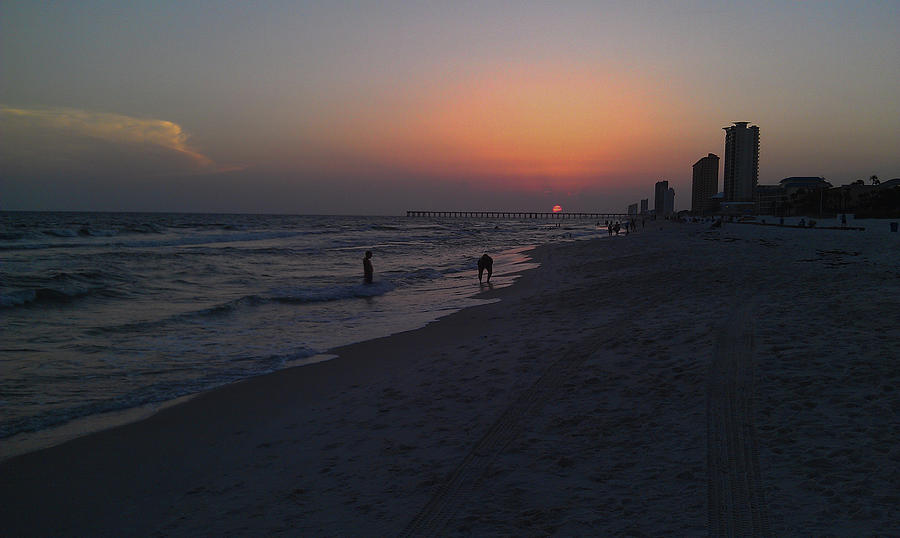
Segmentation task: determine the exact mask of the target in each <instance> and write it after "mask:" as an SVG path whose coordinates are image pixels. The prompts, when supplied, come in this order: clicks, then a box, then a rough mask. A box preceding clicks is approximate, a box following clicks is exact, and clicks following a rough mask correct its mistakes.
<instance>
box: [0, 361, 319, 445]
mask: <svg viewBox="0 0 900 538" xmlns="http://www.w3.org/2000/svg"><path fill="white" fill-rule="evenodd" d="M319 353H320V351H317V350H315V349H310V348H305V347H303V348H299V349H297V350H294V351H291V352H289V353H280V354H272V355H265V356H260V357H253V356H246V357H240V358H236V359H232V360H230V361H229V362H228V364H229V365H230V366H228V367H226V368H224V369H223V370H220V371H217V372H215V373H213V374H206V373H203V374H202V375H200V376H198V377H196V378H193V379H183V378H182V379H177V380H176V379H173V380H170V381H164V382H157V383H148V384H147V385H145V386H143V387H140V388H137V389H135V390H133V391H130V392H128V393H125V394H122V395H120V396H117V397H114V398H109V399H104V400H99V401H97V400H94V401H91V402H90V403H87V404H82V405H75V406H72V407H69V408H67V409H54V410H52V411H48V412H44V413H39V414H36V415H33V416H29V417H20V418H16V419H12V420H8V421H3V422H0V439H4V438H7V437H10V436H13V435H16V434H18V433H25V432H35V431H40V430H44V429H47V428H52V427H54V426H60V425H62V424H65V423H67V422H70V421H72V420H75V419H79V418H82V417H86V416H91V415H97V414H100V413H109V412H112V411H121V410H124V409H133V408H136V407H141V406H145V405H151V404H157V403H162V402H167V401H170V400H174V399H176V398H180V397H182V396H187V395H190V394H196V393H199V392H203V391H206V390H211V389H213V388H216V387H220V386H222V385H226V384H228V383H233V382H235V381H239V380H242V379H247V378H249V377H255V376H258V375H264V374H267V373H271V372H274V371H276V370H279V369H281V368H282V367H284V365H285V364H287V363H290V362H293V361H298V360H302V359H305V358H309V357H312V356H314V355H317V354H319ZM187 370H195V371H197V372H206V367H205V366H204V365H196V366H195V367H194V368H187ZM175 372H176V370H173V369H164V370H154V369H148V370H146V371H144V372H138V373H137V374H136V375H141V374H143V375H146V376H147V380H148V381H149V380H150V379H153V378H155V377H156V376H157V375H159V374H160V373H166V374H171V373H175ZM122 375H123V376H128V377H129V378H132V379H133V378H134V376H135V374H134V373H130V374H129V373H123V374H122ZM107 377H108V376H107Z"/></svg>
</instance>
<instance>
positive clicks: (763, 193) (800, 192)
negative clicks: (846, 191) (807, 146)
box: [753, 176, 831, 217]
mask: <svg viewBox="0 0 900 538" xmlns="http://www.w3.org/2000/svg"><path fill="white" fill-rule="evenodd" d="M829 188H831V183H829V182H828V181H826V180H825V178H823V177H813V176H792V177H786V178H784V179H782V180H781V181H779V182H778V184H777V185H757V186H756V188H755V189H754V197H753V198H754V200H753V201H754V208H753V211H754V212H755V213H756V214H757V215H774V216H779V217H781V216H786V215H793V214H795V213H796V212H798V211H799V212H804V210H809V209H810V208H807V207H806V206H807V205H809V203H810V202H809V201H808V200H807V198H809V195H810V194H812V193H815V192H819V194H820V197H821V198H822V199H823V200H824V191H825V190H826V189H829ZM820 191H821V192H820ZM821 202H822V200H820V204H819V205H820V206H821V205H822V203H821ZM816 212H817V213H818V212H821V211H816Z"/></svg>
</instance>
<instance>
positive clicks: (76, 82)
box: [0, 1, 900, 215]
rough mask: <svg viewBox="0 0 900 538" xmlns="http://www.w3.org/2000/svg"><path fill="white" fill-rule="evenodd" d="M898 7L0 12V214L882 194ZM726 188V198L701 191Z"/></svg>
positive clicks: (117, 7) (328, 6)
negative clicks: (721, 180) (736, 165)
mask: <svg viewBox="0 0 900 538" xmlns="http://www.w3.org/2000/svg"><path fill="white" fill-rule="evenodd" d="M898 26H900V2H898V1H886V2H865V3H856V2H796V1H792V2H764V3H763V2H743V3H738V4H734V3H724V2H721V3H720V2H709V1H704V2H700V1H694V2H679V3H675V4H672V5H670V4H666V3H640V2H561V3H532V2H522V3H509V2H479V3H470V2H446V3H437V4H427V5H426V4H423V3H414V2H391V1H387V2H377V3H376V2H346V3H343V2H319V3H303V2H281V1H278V2H267V3H262V4H256V3H252V4H246V3H241V2H227V1H226V2H215V3H199V2H189V3H182V2H141V1H138V2H129V3H115V2H92V1H82V2H61V3H36V2H21V3H13V2H4V3H2V4H0V209H22V210H112V211H115V210H122V211H224V212H275V213H321V214H396V215H399V214H402V213H403V212H404V211H405V210H408V209H410V210H524V211H528V210H537V211H549V210H550V209H551V208H552V207H553V206H554V205H556V204H559V205H561V206H562V208H563V210H565V211H616V212H619V211H622V210H623V209H624V208H625V207H627V206H628V205H629V204H632V203H635V202H636V201H638V200H641V199H643V198H648V197H650V196H652V195H653V189H654V185H655V183H656V182H657V181H660V180H667V181H668V182H669V185H670V186H671V187H673V188H674V189H675V192H676V194H677V197H676V209H678V210H681V209H689V208H690V201H691V197H690V194H689V193H690V192H691V181H692V165H693V163H695V162H696V161H697V159H698V158H700V157H702V156H704V155H707V154H708V153H715V154H722V153H723V148H724V136H723V131H722V128H723V127H726V126H729V125H731V124H732V122H737V121H747V122H751V123H752V124H753V125H758V126H759V127H760V132H761V137H760V138H761V140H760V159H759V161H760V164H759V183H760V184H772V183H776V182H778V181H779V180H780V179H782V178H785V177H790V176H822V177H825V178H826V179H828V181H829V182H831V183H832V184H835V185H841V184H844V183H849V182H851V181H853V180H856V179H864V178H868V177H869V176H871V175H872V174H877V175H878V176H879V177H881V178H884V179H890V178H893V177H900V151H898V147H900V100H898V99H897V98H896V95H895V94H896V89H897V88H900V33H898V32H897V30H896V29H897V27H898ZM720 188H721V187H720Z"/></svg>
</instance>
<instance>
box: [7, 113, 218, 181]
mask: <svg viewBox="0 0 900 538" xmlns="http://www.w3.org/2000/svg"><path fill="white" fill-rule="evenodd" d="M0 126H2V128H3V131H4V138H5V137H14V136H16V135H17V134H18V133H19V132H23V131H30V132H34V131H45V132H49V133H53V134H54V135H61V136H67V137H80V138H85V137H86V138H90V139H96V140H102V141H104V142H109V143H113V144H128V145H132V146H135V145H136V146H147V147H150V148H163V149H166V150H171V151H174V152H177V153H178V154H181V155H183V156H185V157H187V158H189V160H190V161H191V162H192V163H193V164H194V165H195V166H197V167H199V168H202V169H207V168H211V167H212V166H213V162H212V160H211V159H210V158H209V157H207V156H206V155H203V154H202V153H200V152H199V151H197V150H195V149H193V148H192V147H191V146H190V145H189V144H188V135H187V134H186V133H185V132H184V130H183V129H182V128H181V126H180V125H178V124H177V123H173V122H171V121H166V120H159V119H153V118H136V117H132V116H125V115H122V114H113V113H109V112H97V111H91V110H81V109H75V108H13V107H9V106H6V105H0Z"/></svg>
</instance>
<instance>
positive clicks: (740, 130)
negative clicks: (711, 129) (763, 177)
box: [723, 121, 759, 202]
mask: <svg viewBox="0 0 900 538" xmlns="http://www.w3.org/2000/svg"><path fill="white" fill-rule="evenodd" d="M749 123H750V122H747V121H737V122H734V125H732V126H731V127H723V129H724V130H725V173H724V176H723V180H724V187H725V202H753V193H754V189H755V188H756V184H757V182H758V181H759V127H757V126H756V125H750V126H748V125H749Z"/></svg>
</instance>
